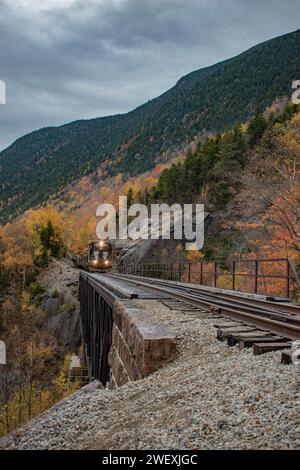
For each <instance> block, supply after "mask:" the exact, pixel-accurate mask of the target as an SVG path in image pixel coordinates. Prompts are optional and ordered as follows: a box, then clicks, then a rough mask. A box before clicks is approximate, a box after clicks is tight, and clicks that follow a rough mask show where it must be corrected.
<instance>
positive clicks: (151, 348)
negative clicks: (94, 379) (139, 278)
mask: <svg viewBox="0 0 300 470" xmlns="http://www.w3.org/2000/svg"><path fill="white" fill-rule="evenodd" d="M113 317H114V325H113V331H112V346H111V350H110V353H109V366H110V381H109V387H110V388H112V389H115V388H118V387H120V386H122V385H124V384H125V383H127V382H130V381H135V380H139V379H142V378H143V377H146V376H147V375H149V374H151V373H152V372H154V371H155V370H157V369H159V368H160V367H162V366H163V365H164V364H165V363H166V362H169V361H171V360H173V359H174V358H175V356H176V337H175V335H174V334H173V333H172V332H170V330H169V329H168V328H167V327H165V326H164V325H161V324H155V323H153V321H152V322H151V314H150V313H149V310H148V309H146V308H143V303H142V301H140V300H139V301H134V300H130V301H127V300H121V301H118V302H116V304H115V307H114V311H113Z"/></svg>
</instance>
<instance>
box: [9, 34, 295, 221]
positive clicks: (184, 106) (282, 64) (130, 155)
mask: <svg viewBox="0 0 300 470" xmlns="http://www.w3.org/2000/svg"><path fill="white" fill-rule="evenodd" d="M297 73H298V74H299V73H300V31H299V30H297V31H295V32H292V33H288V34H286V35H284V36H279V37H278V38H275V39H270V40H268V41H266V42H264V43H262V44H259V45H257V46H254V47H252V48H250V49H248V50H247V51H245V52H243V53H241V54H239V55H237V56H235V57H233V58H230V59H227V60H225V61H222V62H219V63H217V64H214V65H212V66H209V67H205V68H203V69H199V70H196V71H193V72H190V73H189V74H187V75H185V76H184V77H182V78H180V79H179V80H178V81H177V83H176V84H175V85H174V86H173V87H172V88H170V89H169V90H167V91H166V92H165V93H163V94H162V95H160V96H159V97H157V98H154V99H153V100H150V101H148V102H146V103H144V104H142V105H140V106H138V107H137V108H135V109H134V110H131V111H129V112H128V113H124V114H117V115H111V116H103V117H98V118H93V119H86V120H85V119H80V120H76V121H73V122H71V123H66V124H63V125H62V126H52V127H44V128H42V129H39V130H36V131H33V132H31V133H29V134H27V135H25V136H23V137H20V138H19V139H17V140H16V141H15V142H14V143H13V144H12V145H11V146H9V147H8V148H7V149H5V150H3V151H2V152H0V169H1V174H0V201H1V203H0V223H3V222H6V221H7V220H8V219H9V218H10V217H11V216H13V215H16V214H18V213H22V212H23V211H24V210H26V209H28V208H30V207H32V206H35V205H38V204H41V203H43V202H44V201H45V200H47V198H48V197H49V196H50V195H52V194H55V193H56V192H58V191H60V190H61V189H62V188H63V187H64V186H66V185H67V184H69V183H70V182H72V181H75V180H77V179H78V178H80V177H82V176H85V175H87V174H90V173H91V172H92V171H94V170H95V169H96V168H97V167H99V166H100V165H103V164H106V171H107V174H108V176H112V175H115V174H117V173H119V172H122V173H124V174H128V175H132V176H134V175H137V174H140V173H143V172H144V171H147V170H149V169H150V168H152V167H153V166H154V165H155V163H157V161H159V160H160V159H161V158H163V157H164V156H165V155H166V154H167V153H168V152H170V151H174V150H175V149H178V148H180V147H182V146H184V145H186V144H187V143H188V142H191V141H192V140H193V139H194V138H195V136H198V135H200V134H201V133H205V132H221V131H223V130H225V129H226V128H228V127H230V126H232V125H234V124H235V123H236V122H238V121H245V120H247V119H248V118H249V117H250V115H251V113H252V112H253V109H254V108H255V106H256V105H258V104H259V105H260V106H261V107H262V108H264V107H266V106H268V105H270V104H271V103H272V101H273V100H274V99H275V98H276V97H278V96H281V95H287V94H289V93H290V92H291V83H292V81H293V80H294V79H297Z"/></svg>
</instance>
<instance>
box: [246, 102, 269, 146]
mask: <svg viewBox="0 0 300 470" xmlns="http://www.w3.org/2000/svg"><path fill="white" fill-rule="evenodd" d="M266 128H267V121H266V120H265V118H264V117H263V114H262V113H261V111H260V109H259V108H257V109H256V111H255V114H254V116H253V118H252V119H251V121H250V123H249V126H248V135H249V144H250V147H253V146H254V145H255V144H256V143H257V142H258V140H259V139H261V137H262V136H263V134H264V132H265V130H266Z"/></svg>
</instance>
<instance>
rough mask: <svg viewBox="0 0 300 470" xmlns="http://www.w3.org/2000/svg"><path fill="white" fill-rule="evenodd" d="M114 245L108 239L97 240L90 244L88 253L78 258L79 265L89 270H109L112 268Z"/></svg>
mask: <svg viewBox="0 0 300 470" xmlns="http://www.w3.org/2000/svg"><path fill="white" fill-rule="evenodd" d="M111 252H112V247H111V244H110V243H109V242H108V241H106V240H96V241H93V242H91V243H90V244H89V246H88V248H87V250H86V253H85V254H84V255H83V256H80V257H79V259H78V265H79V267H80V268H82V269H86V270H88V271H97V272H107V271H109V270H110V269H111V266H112V259H111Z"/></svg>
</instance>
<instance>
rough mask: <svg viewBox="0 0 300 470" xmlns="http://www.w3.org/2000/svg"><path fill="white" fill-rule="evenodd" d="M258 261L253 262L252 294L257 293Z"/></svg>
mask: <svg viewBox="0 0 300 470" xmlns="http://www.w3.org/2000/svg"><path fill="white" fill-rule="evenodd" d="M258 272H259V271H258V261H255V278H254V293H255V294H257V292H258Z"/></svg>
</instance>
